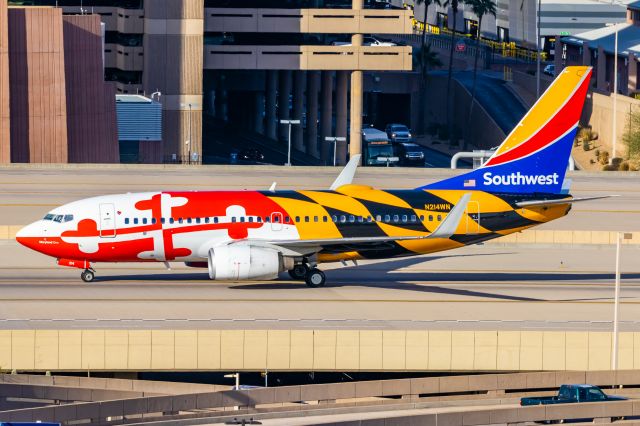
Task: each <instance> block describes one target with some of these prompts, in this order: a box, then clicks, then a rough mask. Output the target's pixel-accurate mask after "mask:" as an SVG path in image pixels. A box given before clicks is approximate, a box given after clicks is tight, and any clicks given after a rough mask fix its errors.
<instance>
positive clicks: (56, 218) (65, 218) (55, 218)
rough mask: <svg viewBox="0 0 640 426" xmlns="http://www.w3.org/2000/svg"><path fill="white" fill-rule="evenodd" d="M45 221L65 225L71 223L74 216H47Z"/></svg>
mask: <svg viewBox="0 0 640 426" xmlns="http://www.w3.org/2000/svg"><path fill="white" fill-rule="evenodd" d="M43 220H51V221H53V222H58V223H65V222H71V221H72V220H73V215H72V214H65V215H61V214H51V213H49V214H47V215H46V216H45V217H44V218H43Z"/></svg>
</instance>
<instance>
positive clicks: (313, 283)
mask: <svg viewBox="0 0 640 426" xmlns="http://www.w3.org/2000/svg"><path fill="white" fill-rule="evenodd" d="M304 280H305V282H306V283H307V285H308V286H309V287H312V288H316V287H322V286H324V283H325V281H326V277H325V275H324V272H322V271H321V270H320V269H316V268H313V269H311V270H309V272H307V275H306V276H305V278H304Z"/></svg>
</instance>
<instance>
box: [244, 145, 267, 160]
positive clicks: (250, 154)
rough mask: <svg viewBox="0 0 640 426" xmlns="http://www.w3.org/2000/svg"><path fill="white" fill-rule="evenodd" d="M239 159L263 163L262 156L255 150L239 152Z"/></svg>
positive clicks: (248, 149) (249, 149)
mask: <svg viewBox="0 0 640 426" xmlns="http://www.w3.org/2000/svg"><path fill="white" fill-rule="evenodd" d="M240 159H241V160H244V161H263V160H264V154H263V153H262V152H261V151H260V150H259V149H257V148H247V149H245V150H243V151H242V152H240Z"/></svg>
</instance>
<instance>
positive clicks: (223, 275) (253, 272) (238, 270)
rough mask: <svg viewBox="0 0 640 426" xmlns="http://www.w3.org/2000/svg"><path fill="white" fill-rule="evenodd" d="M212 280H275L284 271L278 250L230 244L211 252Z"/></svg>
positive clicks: (210, 269)
mask: <svg viewBox="0 0 640 426" xmlns="http://www.w3.org/2000/svg"><path fill="white" fill-rule="evenodd" d="M208 260H209V261H208V264H209V278H211V279H212V280H247V279H261V280H273V279H275V278H277V277H278V273H279V272H282V271H283V270H284V265H283V261H282V256H281V255H280V253H279V252H278V251H277V250H274V249H270V248H266V247H254V246H251V245H250V244H230V245H225V246H219V247H214V248H212V249H210V250H209V259H208Z"/></svg>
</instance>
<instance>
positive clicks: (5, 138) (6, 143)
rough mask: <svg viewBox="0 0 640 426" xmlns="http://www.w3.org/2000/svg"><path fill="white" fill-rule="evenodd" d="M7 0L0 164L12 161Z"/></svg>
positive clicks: (3, 1) (1, 38)
mask: <svg viewBox="0 0 640 426" xmlns="http://www.w3.org/2000/svg"><path fill="white" fill-rule="evenodd" d="M7 36H8V22H7V0H0V164H7V163H10V162H11V142H10V129H9V42H8V40H7Z"/></svg>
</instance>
